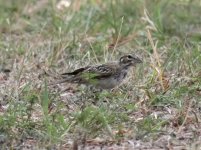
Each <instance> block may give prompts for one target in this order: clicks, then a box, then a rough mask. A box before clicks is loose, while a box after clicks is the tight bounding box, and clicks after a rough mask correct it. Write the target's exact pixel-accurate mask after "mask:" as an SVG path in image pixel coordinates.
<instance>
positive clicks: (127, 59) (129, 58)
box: [119, 54, 142, 67]
mask: <svg viewBox="0 0 201 150" xmlns="http://www.w3.org/2000/svg"><path fill="white" fill-rule="evenodd" d="M119 63H120V65H121V66H123V67H130V66H135V64H137V63H142V60H141V59H140V58H138V57H137V56H134V55H131V54H128V55H124V56H122V57H121V58H120V59H119Z"/></svg>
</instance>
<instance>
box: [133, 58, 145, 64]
mask: <svg viewBox="0 0 201 150" xmlns="http://www.w3.org/2000/svg"><path fill="white" fill-rule="evenodd" d="M134 63H143V61H142V60H141V59H140V58H135V60H134Z"/></svg>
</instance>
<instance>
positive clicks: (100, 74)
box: [84, 63, 117, 79]
mask: <svg viewBox="0 0 201 150" xmlns="http://www.w3.org/2000/svg"><path fill="white" fill-rule="evenodd" d="M116 70H117V65H116V64H115V63H108V64H102V65H96V66H92V67H90V68H88V69H86V70H85V71H84V73H86V74H91V78H93V79H101V78H105V77H108V76H111V75H113V74H114V73H116Z"/></svg>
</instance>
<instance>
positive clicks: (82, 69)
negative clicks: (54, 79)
mask: <svg viewBox="0 0 201 150" xmlns="http://www.w3.org/2000/svg"><path fill="white" fill-rule="evenodd" d="M88 68H90V66H87V67H83V68H79V69H76V70H74V71H73V72H67V73H62V74H61V76H63V77H66V76H69V75H77V74H80V73H82V72H83V71H85V70H87V69H88Z"/></svg>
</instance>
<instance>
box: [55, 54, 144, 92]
mask: <svg viewBox="0 0 201 150" xmlns="http://www.w3.org/2000/svg"><path fill="white" fill-rule="evenodd" d="M137 63H142V61H141V60H140V59H139V58H138V57H136V56H134V55H124V56H122V57H121V58H120V59H119V61H115V62H109V63H106V64H101V65H94V66H86V67H83V68H79V69H77V70H75V71H73V72H69V73H63V74H61V78H63V80H61V81H59V82H58V83H57V84H59V83H64V82H69V83H77V84H86V85H93V86H95V87H97V88H100V89H112V88H114V87H115V86H117V85H119V84H120V83H121V82H122V81H123V80H124V79H125V77H126V75H127V73H128V71H129V68H130V67H132V66H135V65H136V64H137Z"/></svg>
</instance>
